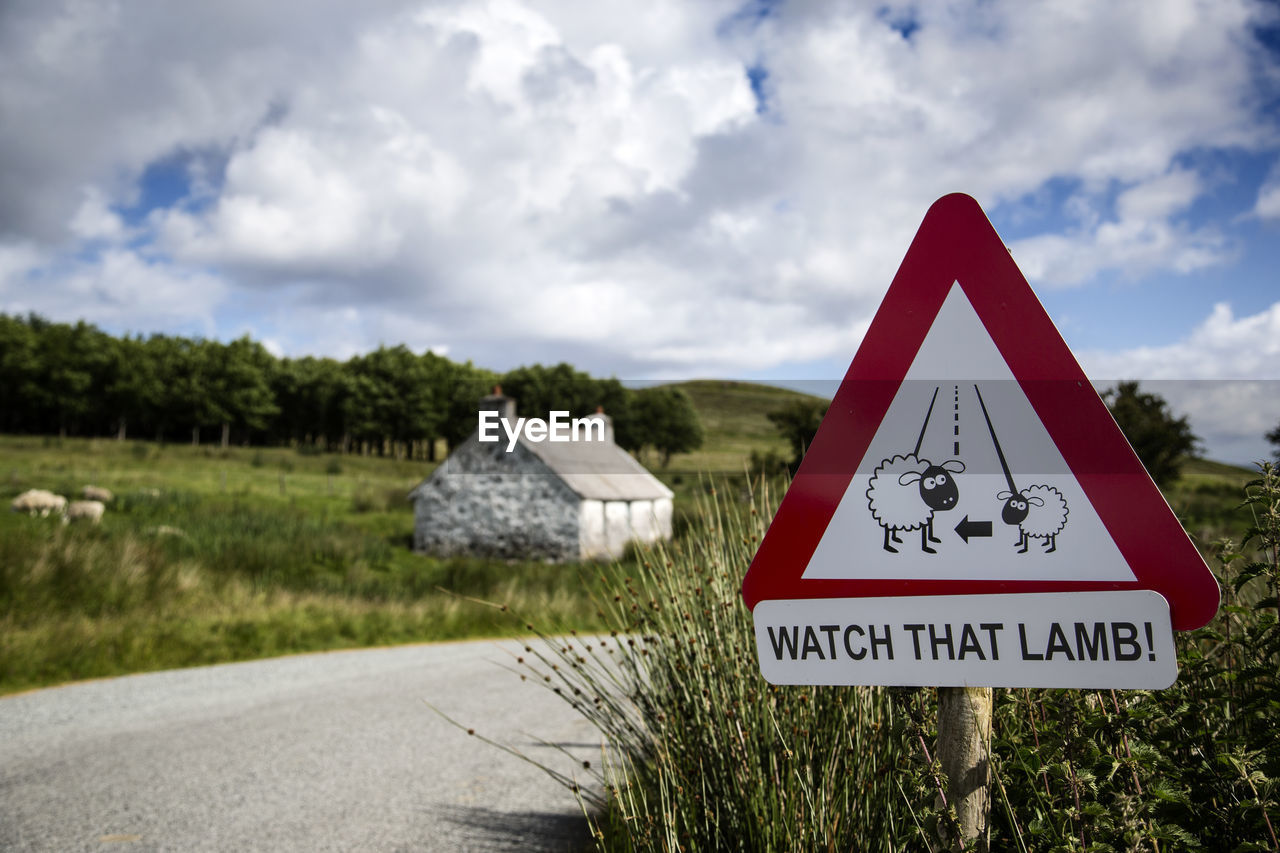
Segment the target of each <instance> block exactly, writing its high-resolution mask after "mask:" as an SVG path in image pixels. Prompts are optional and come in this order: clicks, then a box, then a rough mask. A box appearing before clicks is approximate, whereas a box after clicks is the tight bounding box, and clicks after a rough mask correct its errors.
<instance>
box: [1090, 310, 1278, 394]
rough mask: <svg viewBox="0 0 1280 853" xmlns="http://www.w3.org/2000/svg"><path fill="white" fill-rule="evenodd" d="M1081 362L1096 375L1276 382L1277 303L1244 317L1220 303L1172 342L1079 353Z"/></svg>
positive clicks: (1091, 373) (1092, 374) (1091, 374)
mask: <svg viewBox="0 0 1280 853" xmlns="http://www.w3.org/2000/svg"><path fill="white" fill-rule="evenodd" d="M1080 360H1081V361H1082V362H1083V363H1084V365H1085V366H1086V368H1087V371H1088V373H1089V375H1090V376H1095V377H1107V376H1116V377H1121V378H1124V377H1141V378H1147V379H1256V378H1265V379H1274V380H1280V302H1277V303H1275V304H1274V305H1272V306H1271V307H1270V308H1268V309H1266V310H1265V311H1260V312H1258V313H1257V314H1253V315H1250V316H1246V317H1236V316H1235V314H1234V312H1233V311H1232V310H1231V306H1230V305H1228V304H1227V303H1225V302H1220V303H1218V304H1217V305H1215V306H1214V307H1213V311H1212V313H1211V314H1210V315H1209V316H1208V317H1207V318H1205V320H1204V321H1203V322H1201V323H1200V325H1199V326H1197V327H1196V328H1195V329H1194V330H1193V331H1192V332H1191V333H1190V334H1189V335H1188V336H1187V337H1185V338H1184V339H1182V340H1180V341H1178V342H1176V343H1173V344H1169V345H1166V346H1159V347H1138V348H1136V349H1130V350H1122V351H1119V352H1114V353H1102V352H1092V353H1083V354H1081V355H1080Z"/></svg>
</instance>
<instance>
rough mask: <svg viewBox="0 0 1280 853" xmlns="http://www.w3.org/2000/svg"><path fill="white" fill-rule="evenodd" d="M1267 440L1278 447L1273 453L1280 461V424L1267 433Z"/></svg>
mask: <svg viewBox="0 0 1280 853" xmlns="http://www.w3.org/2000/svg"><path fill="white" fill-rule="evenodd" d="M1267 441H1269V442H1271V443H1272V444H1274V445H1275V448H1276V449H1275V451H1274V452H1273V455H1274V456H1275V457H1276V461H1277V462H1280V424H1277V425H1276V428H1275V429H1273V430H1272V431H1271V432H1269V433H1267Z"/></svg>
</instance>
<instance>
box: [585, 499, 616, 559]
mask: <svg viewBox="0 0 1280 853" xmlns="http://www.w3.org/2000/svg"><path fill="white" fill-rule="evenodd" d="M578 547H579V552H580V553H581V555H582V556H583V557H586V558H588V559H594V558H597V557H608V556H610V555H609V542H608V540H607V539H606V538H605V535H604V501H593V500H585V501H583V502H582V503H581V504H579V505H578Z"/></svg>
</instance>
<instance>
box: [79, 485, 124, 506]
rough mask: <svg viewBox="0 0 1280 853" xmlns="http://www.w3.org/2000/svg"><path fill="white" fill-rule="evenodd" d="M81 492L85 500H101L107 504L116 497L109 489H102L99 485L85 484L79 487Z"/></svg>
mask: <svg viewBox="0 0 1280 853" xmlns="http://www.w3.org/2000/svg"><path fill="white" fill-rule="evenodd" d="M81 493H82V494H83V495H84V499H85V500H87V501H101V502H102V503H104V504H109V503H111V502H112V501H113V500H115V498H116V496H115V495H113V494H112V493H111V490H110V489H104V488H102V487H101V486H85V487H84V488H83V489H81Z"/></svg>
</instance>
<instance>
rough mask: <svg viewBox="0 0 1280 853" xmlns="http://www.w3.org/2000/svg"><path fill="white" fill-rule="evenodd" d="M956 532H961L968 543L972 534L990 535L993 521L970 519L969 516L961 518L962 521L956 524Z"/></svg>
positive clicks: (962, 537) (961, 536) (961, 535)
mask: <svg viewBox="0 0 1280 853" xmlns="http://www.w3.org/2000/svg"><path fill="white" fill-rule="evenodd" d="M956 533H958V534H960V538H961V539H963V540H964V541H965V542H966V543H967V542H968V541H969V537H970V536H990V535H991V522H989V521H970V520H969V516H967V515H966V516H965V517H964V518H962V519H960V523H959V524H957V525H956Z"/></svg>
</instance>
